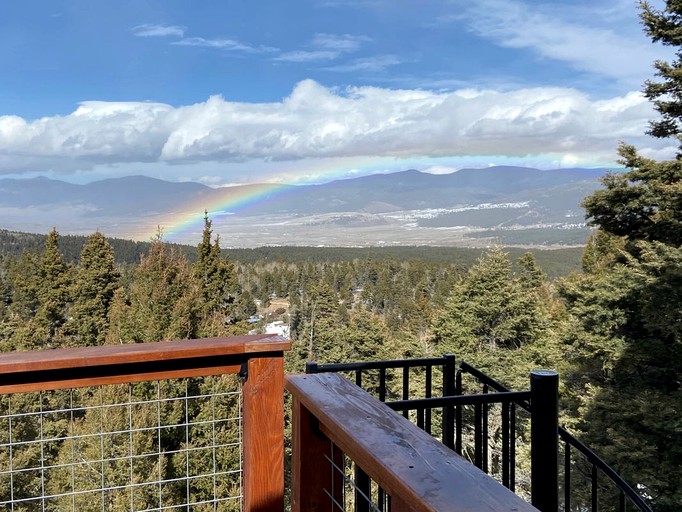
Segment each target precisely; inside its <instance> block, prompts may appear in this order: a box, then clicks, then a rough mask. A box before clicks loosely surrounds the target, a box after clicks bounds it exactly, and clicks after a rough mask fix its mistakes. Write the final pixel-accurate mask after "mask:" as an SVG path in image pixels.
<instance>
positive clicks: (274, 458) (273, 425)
mask: <svg viewBox="0 0 682 512" xmlns="http://www.w3.org/2000/svg"><path fill="white" fill-rule="evenodd" d="M242 396H243V422H244V427H243V428H244V441H243V450H244V511H245V512H282V511H283V510H284V359H283V357H281V356H280V357H271V358H256V359H250V360H249V363H248V374H247V377H246V381H245V382H244V385H243V386H242Z"/></svg>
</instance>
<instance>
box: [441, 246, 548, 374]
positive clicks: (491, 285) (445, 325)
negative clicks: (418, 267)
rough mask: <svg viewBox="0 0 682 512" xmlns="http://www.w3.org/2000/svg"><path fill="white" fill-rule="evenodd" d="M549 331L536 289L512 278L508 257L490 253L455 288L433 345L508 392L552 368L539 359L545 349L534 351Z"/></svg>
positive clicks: (515, 277)
mask: <svg viewBox="0 0 682 512" xmlns="http://www.w3.org/2000/svg"><path fill="white" fill-rule="evenodd" d="M547 327H548V322H547V315H546V313H545V311H544V309H543V307H542V306H541V302H540V295H539V288H538V287H534V288H532V287H530V285H529V284H528V282H526V281H524V280H523V279H521V278H520V277H519V276H516V275H514V274H513V273H512V263H511V261H510V260H509V256H508V255H507V254H506V253H505V252H504V251H502V250H501V249H500V248H494V249H492V250H490V251H489V252H487V253H486V254H484V255H483V256H482V257H481V258H480V259H479V260H478V261H477V262H476V264H475V265H473V266H472V267H471V268H470V269H469V271H468V272H467V274H466V275H465V276H464V277H463V279H462V280H461V282H460V283H458V284H456V285H455V286H454V288H453V290H452V293H451V295H450V298H449V300H448V302H447V304H446V305H445V307H444V309H443V311H442V312H441V314H440V315H439V316H438V317H437V318H436V320H435V322H434V326H433V331H434V343H435V347H436V351H437V352H439V353H445V352H450V353H453V354H455V355H457V357H459V358H462V359H464V360H466V361H467V362H469V363H471V364H473V365H474V366H477V367H480V368H481V369H483V370H484V371H486V372H488V373H490V374H491V375H493V376H496V377H498V378H500V377H501V380H502V381H503V382H506V383H507V384H508V385H512V387H517V386H518V384H517V383H520V385H522V386H525V385H526V384H527V378H528V371H529V368H530V367H532V366H534V365H535V364H537V363H539V362H541V361H542V363H543V366H547V365H548V364H550V361H549V360H543V357H544V356H542V354H543V353H544V352H549V351H550V350H549V348H547V350H540V351H539V353H538V351H537V349H535V348H533V347H534V346H536V345H543V344H544V343H545V340H546V331H547ZM545 359H546V358H545ZM550 366H551V364H550Z"/></svg>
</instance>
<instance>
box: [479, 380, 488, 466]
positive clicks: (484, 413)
mask: <svg viewBox="0 0 682 512" xmlns="http://www.w3.org/2000/svg"><path fill="white" fill-rule="evenodd" d="M483 394H484V395H487V394H488V385H487V384H484V385H483ZM480 468H481V469H482V470H483V472H484V473H487V472H488V404H482V405H481V466H480Z"/></svg>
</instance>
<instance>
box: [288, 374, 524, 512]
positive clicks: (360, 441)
mask: <svg viewBox="0 0 682 512" xmlns="http://www.w3.org/2000/svg"><path fill="white" fill-rule="evenodd" d="M285 387H286V389H287V390H288V391H289V392H290V393H291V394H292V395H293V397H294V411H293V413H292V422H293V430H294V432H293V453H292V510H293V511H294V512H301V511H308V510H317V511H320V512H321V511H331V510H332V506H331V500H330V499H329V497H328V496H327V497H326V501H325V495H323V494H322V493H321V491H320V490H318V489H313V488H312V485H320V484H321V485H325V484H326V485H328V484H327V483H328V482H329V481H330V480H331V478H332V469H331V467H330V464H329V462H328V461H326V459H325V453H321V451H322V450H324V449H325V448H324V447H325V446H326V447H327V448H326V450H328V449H329V448H328V447H329V442H326V443H323V442H320V438H319V437H318V438H317V439H315V436H316V435H317V436H320V435H321V434H323V435H324V436H325V437H326V438H328V439H329V440H331V441H332V442H333V443H334V444H335V445H337V446H338V447H339V448H340V449H341V450H342V451H343V452H344V453H345V454H346V455H347V456H348V457H349V458H350V459H352V460H353V461H355V463H356V464H358V465H359V466H360V467H361V468H362V469H363V470H364V471H365V472H366V473H367V474H368V475H369V476H370V477H371V478H372V480H374V481H375V482H377V483H378V484H379V485H380V486H381V487H382V488H383V489H384V490H385V491H386V492H387V493H388V494H389V495H390V496H391V503H392V509H393V510H394V511H395V512H402V511H407V510H413V511H418V512H419V511H437V510H439V511H444V510H448V511H454V512H474V511H476V512H479V511H483V510H485V511H491V512H507V511H508V512H511V511H515V512H531V511H535V512H536V509H535V508H533V507H532V506H531V505H530V504H529V503H527V502H526V501H524V500H522V499H521V498H520V497H518V496H516V495H515V494H514V493H512V492H511V491H510V490H508V489H506V488H505V487H503V486H502V485H500V484H499V483H498V482H497V481H495V480H493V479H492V478H491V477H489V476H488V475H486V474H485V473H483V472H482V471H481V470H479V469H478V468H476V467H475V466H474V465H473V464H470V463H469V462H468V461H466V460H465V459H463V458H462V457H460V456H459V455H457V454H456V453H455V452H453V451H452V450H450V449H449V448H447V447H446V446H445V445H443V444H442V443H440V442H438V441H437V440H435V439H434V438H433V437H431V436H430V435H428V434H427V433H425V432H423V431H422V430H420V429H419V428H418V427H417V426H416V425H414V424H413V423H412V422H410V421H409V420H407V419H406V418H403V417H402V416H400V415H398V414H396V413H395V412H393V411H392V410H390V409H389V408H388V407H386V405H385V404H382V403H381V402H379V401H378V400H377V399H375V398H374V397H372V396H370V395H369V394H367V393H366V392H365V391H363V390H362V389H360V388H359V387H357V386H355V385H353V384H352V383H351V382H349V381H348V380H346V379H344V378H343V377H341V376H339V375H337V374H317V375H294V376H289V377H287V379H286V384H285ZM313 419H314V420H315V423H313V425H315V424H316V423H319V428H317V427H315V426H312V427H311V426H310V424H311V421H312V420H313ZM315 431H317V433H316V432H315ZM325 464H326V467H323V466H325ZM312 500H314V501H312Z"/></svg>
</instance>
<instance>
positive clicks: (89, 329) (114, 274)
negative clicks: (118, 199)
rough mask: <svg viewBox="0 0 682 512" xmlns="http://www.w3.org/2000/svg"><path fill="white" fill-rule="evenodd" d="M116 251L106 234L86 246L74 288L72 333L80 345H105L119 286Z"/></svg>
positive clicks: (96, 235)
mask: <svg viewBox="0 0 682 512" xmlns="http://www.w3.org/2000/svg"><path fill="white" fill-rule="evenodd" d="M118 279H119V273H118V271H117V270H116V268H115V267H114V252H113V250H112V248H111V246H110V245H109V243H108V242H107V241H106V239H105V238H104V235H102V233H99V232H97V233H94V234H92V235H91V236H90V238H88V241H87V243H86V244H85V245H84V246H83V251H82V252H81V256H80V263H79V266H78V271H77V274H76V279H75V283H74V287H73V292H74V293H73V295H74V301H73V305H72V307H71V315H72V317H73V328H72V330H73V331H74V332H75V333H76V335H77V337H78V340H77V344H78V345H101V344H103V343H104V339H105V336H106V333H107V329H108V326H109V320H108V317H109V306H110V304H111V301H112V299H113V297H114V292H115V290H116V288H117V286H118Z"/></svg>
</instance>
